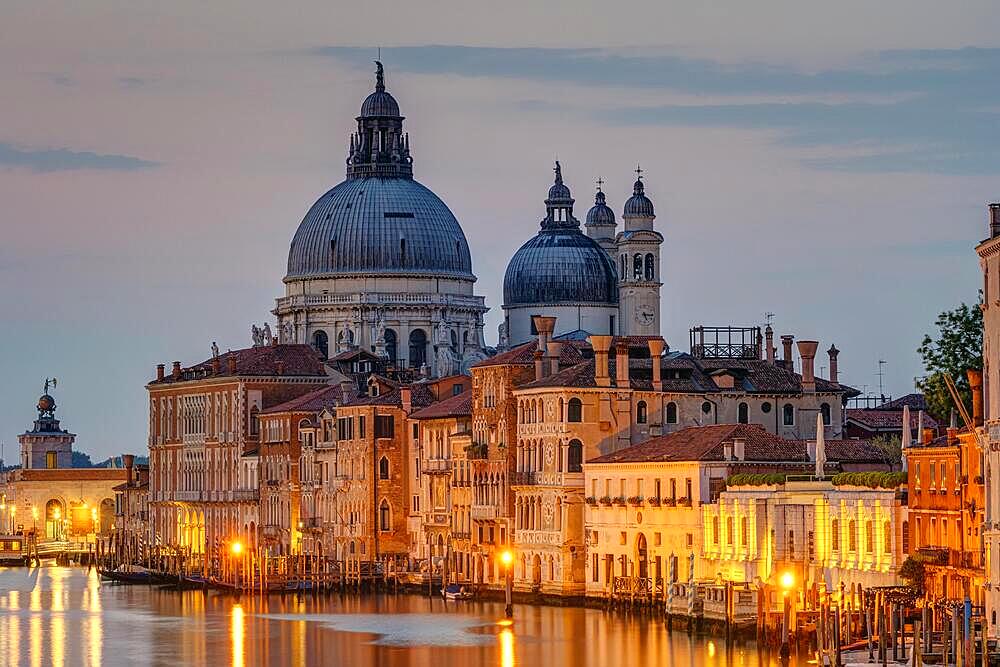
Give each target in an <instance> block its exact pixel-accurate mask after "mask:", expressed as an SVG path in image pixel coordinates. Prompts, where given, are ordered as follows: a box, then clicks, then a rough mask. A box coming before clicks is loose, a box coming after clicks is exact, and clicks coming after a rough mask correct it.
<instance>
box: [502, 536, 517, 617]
mask: <svg viewBox="0 0 1000 667" xmlns="http://www.w3.org/2000/svg"><path fill="white" fill-rule="evenodd" d="M500 561H501V562H502V563H503V565H504V568H506V571H507V572H506V574H507V587H506V593H507V595H506V600H507V606H506V607H504V610H503V611H504V614H505V615H506V616H507V618H511V617H513V616H514V605H513V603H512V601H511V598H512V597H513V594H514V590H513V589H514V569H513V566H514V552H513V551H511V550H510V549H504V551H503V553H501V554H500Z"/></svg>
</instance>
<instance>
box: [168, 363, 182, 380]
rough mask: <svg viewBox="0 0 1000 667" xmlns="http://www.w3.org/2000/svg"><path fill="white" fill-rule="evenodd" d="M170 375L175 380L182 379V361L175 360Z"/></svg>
mask: <svg viewBox="0 0 1000 667" xmlns="http://www.w3.org/2000/svg"><path fill="white" fill-rule="evenodd" d="M170 376H171V377H172V378H174V379H175V380H180V379H181V362H179V361H175V362H174V367H173V368H172V369H171V370H170Z"/></svg>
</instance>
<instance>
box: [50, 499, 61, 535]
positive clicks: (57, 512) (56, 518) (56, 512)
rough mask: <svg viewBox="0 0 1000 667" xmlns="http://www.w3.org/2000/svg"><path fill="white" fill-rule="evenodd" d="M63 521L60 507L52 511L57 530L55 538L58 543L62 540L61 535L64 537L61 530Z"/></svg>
mask: <svg viewBox="0 0 1000 667" xmlns="http://www.w3.org/2000/svg"><path fill="white" fill-rule="evenodd" d="M61 519H62V510H61V509H59V508H58V507H56V508H55V509H53V510H52V520H53V522H54V523H55V528H56V531H55V533H56V534H55V535H54V536H53V537H54V538H55V539H56V541H59V540H60V539H61V535H62V530H61V527H62V521H61Z"/></svg>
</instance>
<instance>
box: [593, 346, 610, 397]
mask: <svg viewBox="0 0 1000 667" xmlns="http://www.w3.org/2000/svg"><path fill="white" fill-rule="evenodd" d="M612 340H613V337H612V336H591V337H590V346H591V347H592V348H594V382H595V383H596V384H597V386H598V387H610V386H611V375H610V373H609V371H608V352H609V351H610V350H611V341H612Z"/></svg>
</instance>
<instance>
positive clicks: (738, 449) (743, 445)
mask: <svg viewBox="0 0 1000 667" xmlns="http://www.w3.org/2000/svg"><path fill="white" fill-rule="evenodd" d="M746 451H747V441H746V438H733V460H734V461H742V460H743V459H744V458H745V457H746Z"/></svg>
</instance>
